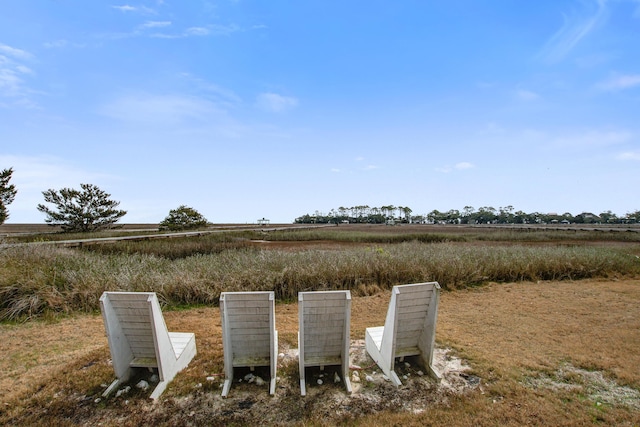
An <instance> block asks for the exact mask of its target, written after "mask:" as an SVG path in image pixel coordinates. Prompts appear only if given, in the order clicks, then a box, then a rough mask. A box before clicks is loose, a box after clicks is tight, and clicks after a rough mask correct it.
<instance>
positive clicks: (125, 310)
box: [100, 292, 196, 400]
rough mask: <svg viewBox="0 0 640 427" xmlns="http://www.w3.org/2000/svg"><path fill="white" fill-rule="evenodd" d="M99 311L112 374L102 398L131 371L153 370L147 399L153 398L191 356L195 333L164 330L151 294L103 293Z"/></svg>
mask: <svg viewBox="0 0 640 427" xmlns="http://www.w3.org/2000/svg"><path fill="white" fill-rule="evenodd" d="M100 309H101V310H102V318H103V320H104V326H105V329H106V331H107V338H108V339H109V350H110V351H111V359H112V361H113V369H114V370H115V373H116V380H115V381H114V382H113V383H111V385H110V386H109V387H108V388H107V389H106V390H105V392H104V393H103V396H104V397H107V396H108V395H109V394H110V393H111V392H112V391H113V390H114V389H115V388H116V387H118V386H119V385H120V384H122V383H124V382H126V381H128V380H129V378H130V377H131V375H132V373H133V368H148V369H152V368H156V369H157V370H158V377H159V378H160V382H159V383H158V385H157V386H156V388H155V389H154V390H153V392H152V393H151V396H150V397H151V399H154V400H155V399H157V398H158V397H160V395H161V394H162V392H163V391H164V390H165V388H166V387H167V384H168V383H169V382H170V381H171V380H172V379H173V378H174V377H175V376H176V374H177V373H178V372H180V371H181V370H182V369H184V368H185V367H186V366H187V365H188V364H189V362H191V359H193V357H194V356H195V354H196V339H195V334H193V333H182V332H168V331H167V326H166V324H165V322H164V317H163V316H162V311H161V310H160V304H159V303H158V297H157V296H156V294H155V293H154V292H104V293H103V294H102V296H101V297H100Z"/></svg>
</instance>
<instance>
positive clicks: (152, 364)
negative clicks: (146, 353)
mask: <svg viewBox="0 0 640 427" xmlns="http://www.w3.org/2000/svg"><path fill="white" fill-rule="evenodd" d="M129 366H131V367H132V368H157V367H158V361H157V360H156V358H155V357H136V358H134V359H133V360H132V361H131V363H129Z"/></svg>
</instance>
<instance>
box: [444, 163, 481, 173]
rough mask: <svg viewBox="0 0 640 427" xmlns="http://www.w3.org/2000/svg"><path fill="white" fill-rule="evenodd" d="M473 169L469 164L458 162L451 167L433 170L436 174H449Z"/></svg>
mask: <svg viewBox="0 0 640 427" xmlns="http://www.w3.org/2000/svg"><path fill="white" fill-rule="evenodd" d="M474 167H475V166H474V165H473V164H472V163H469V162H458V163H456V164H455V165H454V166H453V167H451V166H449V165H447V166H443V167H439V168H435V170H436V172H441V173H451V172H453V171H456V170H458V171H461V170H466V169H473V168H474Z"/></svg>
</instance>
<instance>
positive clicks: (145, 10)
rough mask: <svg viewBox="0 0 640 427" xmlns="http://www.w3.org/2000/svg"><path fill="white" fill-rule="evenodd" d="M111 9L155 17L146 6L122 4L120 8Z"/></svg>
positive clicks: (154, 12) (152, 11) (151, 10)
mask: <svg viewBox="0 0 640 427" xmlns="http://www.w3.org/2000/svg"><path fill="white" fill-rule="evenodd" d="M111 7H112V8H113V9H117V10H119V11H120V12H125V13H126V12H135V13H142V14H147V15H155V14H156V11H155V10H153V9H151V8H149V7H146V6H131V5H128V4H124V5H121V6H111Z"/></svg>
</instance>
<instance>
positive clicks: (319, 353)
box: [298, 291, 351, 366]
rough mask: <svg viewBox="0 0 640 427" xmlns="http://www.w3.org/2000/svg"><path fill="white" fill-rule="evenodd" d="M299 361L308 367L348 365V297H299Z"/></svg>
mask: <svg viewBox="0 0 640 427" xmlns="http://www.w3.org/2000/svg"><path fill="white" fill-rule="evenodd" d="M298 310H299V327H300V331H299V333H300V338H299V339H300V348H299V356H300V358H301V361H302V362H303V363H304V364H305V365H307V366H311V365H324V364H325V363H323V362H329V363H326V364H327V365H329V364H336V363H335V362H337V363H338V364H340V363H342V362H343V361H346V363H347V364H348V361H349V333H350V332H349V329H350V321H351V317H350V316H351V293H350V292H349V291H318V292H300V293H298Z"/></svg>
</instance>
